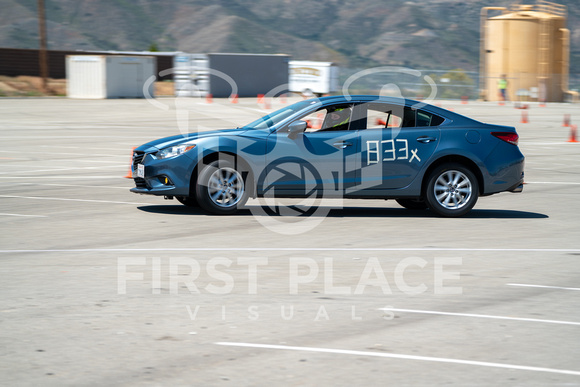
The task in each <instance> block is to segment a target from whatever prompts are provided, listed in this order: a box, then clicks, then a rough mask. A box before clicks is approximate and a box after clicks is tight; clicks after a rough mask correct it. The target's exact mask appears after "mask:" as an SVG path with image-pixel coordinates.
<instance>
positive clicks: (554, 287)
mask: <svg viewBox="0 0 580 387" xmlns="http://www.w3.org/2000/svg"><path fill="white" fill-rule="evenodd" d="M506 285H507V286H522V287H527V288H546V289H559V290H580V288H566V287H561V286H546V285H529V284H506Z"/></svg>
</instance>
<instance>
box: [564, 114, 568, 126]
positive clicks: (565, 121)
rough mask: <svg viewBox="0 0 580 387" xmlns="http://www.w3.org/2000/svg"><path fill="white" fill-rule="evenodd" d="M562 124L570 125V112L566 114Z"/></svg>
mask: <svg viewBox="0 0 580 387" xmlns="http://www.w3.org/2000/svg"><path fill="white" fill-rule="evenodd" d="M562 126H570V114H564V122H563V123H562Z"/></svg>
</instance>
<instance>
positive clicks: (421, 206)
mask: <svg viewBox="0 0 580 387" xmlns="http://www.w3.org/2000/svg"><path fill="white" fill-rule="evenodd" d="M397 203H399V204H400V205H401V206H402V207H405V208H406V209H408V210H425V209H427V203H426V202H425V200H423V199H397Z"/></svg>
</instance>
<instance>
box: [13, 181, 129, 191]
mask: <svg viewBox="0 0 580 387" xmlns="http://www.w3.org/2000/svg"><path fill="white" fill-rule="evenodd" d="M131 183H132V181H131ZM12 185H28V186H30V185H35V186H36V185H38V186H42V187H78V188H112V189H124V190H128V189H129V188H133V185H131V186H130V187H113V186H110V185H80V184H49V183H12Z"/></svg>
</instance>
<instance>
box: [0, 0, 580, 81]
mask: <svg viewBox="0 0 580 387" xmlns="http://www.w3.org/2000/svg"><path fill="white" fill-rule="evenodd" d="M45 1H46V8H47V19H48V45H49V49H55V50H76V49H85V50H87V49H89V50H90V49H98V50H147V49H149V48H150V47H152V46H156V47H157V48H158V49H159V50H161V51H174V50H180V51H185V52H252V53H286V54H290V55H292V56H293V57H294V58H297V59H311V60H332V61H336V62H339V63H340V64H341V65H342V66H346V67H367V66H374V65H405V66H410V67H416V68H457V67H461V68H463V69H465V70H477V67H478V52H479V12H480V9H481V7H483V6H492V5H498V6H506V5H508V4H509V3H510V2H509V1H498V0H490V1H481V0H466V1H464V2H457V1H456V0H426V1H425V0H424V1H421V2H419V1H416V2H413V1H404V0H358V1H356V0H278V1H272V0H215V1H212V2H209V1H202V0H182V1H179V2H177V1H172V2H165V1H160V0H107V1H102V0H84V1H77V0H45ZM559 3H562V4H566V5H567V6H568V12H569V22H568V27H569V28H570V29H571V30H572V32H573V41H572V57H573V60H572V62H573V70H572V72H579V71H580V70H577V69H578V67H579V65H580V47H579V45H580V7H579V6H578V5H577V0H560V1H559ZM36 4H37V2H36V1H35V0H0V7H1V8H0V9H2V12H1V13H0V47H13V48H37V47H38V31H37V13H36V12H37V11H36Z"/></svg>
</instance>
